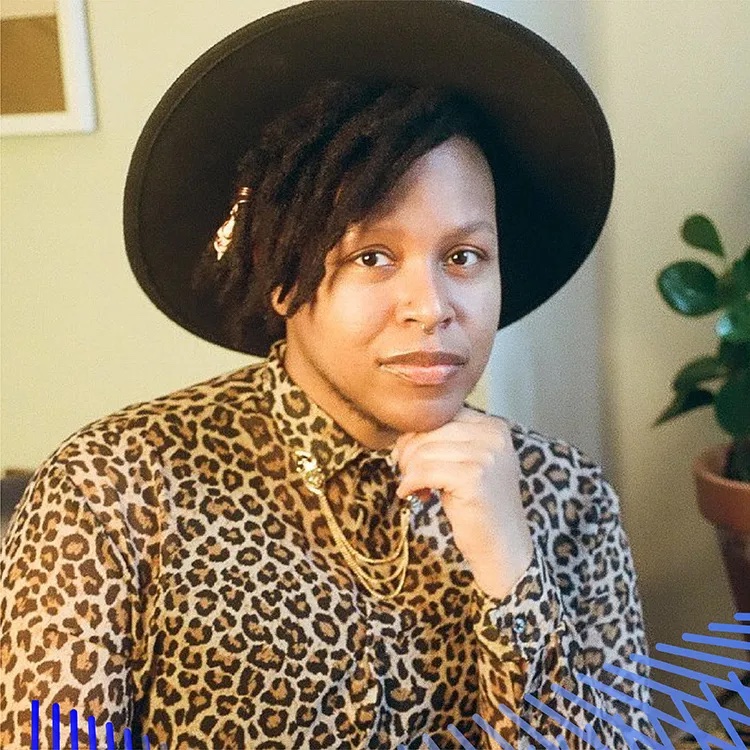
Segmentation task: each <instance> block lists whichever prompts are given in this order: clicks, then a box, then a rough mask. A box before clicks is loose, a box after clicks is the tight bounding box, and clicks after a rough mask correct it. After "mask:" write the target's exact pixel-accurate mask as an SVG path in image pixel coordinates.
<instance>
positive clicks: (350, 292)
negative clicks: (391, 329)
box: [328, 287, 392, 338]
mask: <svg viewBox="0 0 750 750" xmlns="http://www.w3.org/2000/svg"><path fill="white" fill-rule="evenodd" d="M389 300H390V296H389V294H388V293H387V291H385V290H383V289H373V288H365V287H348V288H346V289H341V290H338V291H337V292H336V293H335V294H333V295H332V296H331V297H330V299H329V301H330V306H329V310H328V315H330V316H331V318H330V319H331V320H332V322H333V325H334V326H335V327H336V328H337V329H338V330H339V331H340V332H341V334H342V335H343V337H346V338H357V337H360V338H361V337H366V336H367V335H368V333H371V332H372V333H374V332H377V331H379V330H380V329H381V328H382V327H383V325H384V324H386V323H387V322H388V320H389V316H390V315H391V311H392V306H391V303H390V301H389Z"/></svg>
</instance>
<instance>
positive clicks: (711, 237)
mask: <svg viewBox="0 0 750 750" xmlns="http://www.w3.org/2000/svg"><path fill="white" fill-rule="evenodd" d="M682 239H683V240H685V242H687V243H688V245H691V246H692V247H697V248H698V249H700V250H707V251H708V252H709V253H713V254H714V255H718V256H719V257H720V258H723V257H724V247H723V245H722V244H721V239H719V232H718V231H717V229H716V227H715V226H714V223H713V222H712V221H711V219H709V218H708V217H707V216H703V214H693V215H692V216H688V217H687V219H685V222H684V223H683V225H682Z"/></svg>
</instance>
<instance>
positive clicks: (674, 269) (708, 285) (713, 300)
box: [657, 260, 720, 315]
mask: <svg viewBox="0 0 750 750" xmlns="http://www.w3.org/2000/svg"><path fill="white" fill-rule="evenodd" d="M657 284H658V286H659V291H660V292H661V296H662V298H663V299H664V301H665V302H666V303H667V304H668V305H669V306H670V307H671V308H672V309H673V310H676V311H677V312H679V313H682V314H683V315H705V314H706V313H710V312H713V311H714V310H718V309H719V302H720V301H719V290H718V279H717V278H716V274H715V273H714V272H713V271H712V270H711V269H710V268H708V266H704V265H703V263H698V262H697V261H694V260H683V261H679V262H678V263H672V265H670V266H667V267H666V268H665V269H664V270H663V271H662V272H661V273H660V274H659V278H658V280H657Z"/></svg>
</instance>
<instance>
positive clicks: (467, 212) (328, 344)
mask: <svg viewBox="0 0 750 750" xmlns="http://www.w3.org/2000/svg"><path fill="white" fill-rule="evenodd" d="M498 263H499V260H498V243H497V226H496V219H495V191H494V183H493V179H492V174H491V172H490V168H489V166H488V164H487V162H486V160H485V158H484V156H483V154H482V153H481V151H480V150H479V149H478V148H477V147H476V146H475V145H474V144H473V143H472V142H470V141H469V140H467V139H464V138H459V137H455V138H451V139H450V140H448V141H446V142H445V143H443V144H441V145H440V146H438V147H436V148H434V149H433V150H432V151H429V152H428V153H426V154H425V155H424V156H422V157H421V158H420V159H418V160H417V161H415V162H414V164H413V165H412V166H411V168H410V169H409V171H408V172H407V173H406V174H405V175H404V176H403V177H402V178H401V180H400V181H399V182H398V183H397V184H396V185H395V187H394V189H393V190H392V191H391V193H390V194H389V195H388V197H387V198H386V200H385V201H383V203H382V205H381V206H379V208H378V210H377V211H376V212H374V213H373V215H371V216H369V217H367V219H366V220H364V221H362V222H360V223H357V224H353V225H351V226H350V227H349V228H348V230H347V232H346V233H345V235H344V236H343V237H342V239H341V240H340V241H339V243H338V244H337V245H336V246H335V247H334V248H333V249H332V250H331V251H330V252H329V253H328V256H327V258H326V272H325V277H324V278H323V281H322V282H321V284H320V286H319V287H318V290H317V292H316V295H315V297H314V298H313V300H312V301H311V302H310V303H307V304H305V305H303V306H302V307H301V308H300V309H299V310H298V311H297V312H296V313H295V314H294V315H293V316H291V317H290V318H287V321H286V336H287V353H286V361H285V366H286V369H287V371H288V373H289V375H290V377H291V378H292V380H294V381H295V382H296V383H297V385H299V386H300V387H301V388H302V389H303V390H304V391H305V392H306V393H307V395H308V396H309V397H310V398H311V399H312V400H313V401H315V402H316V403H317V404H318V405H319V406H321V407H322V408H323V409H324V410H325V411H326V412H327V413H328V414H329V415H330V416H331V417H333V419H335V420H336V422H338V424H339V425H341V427H343V428H344V429H345V430H346V431H347V432H348V433H349V434H350V435H352V436H353V437H355V438H356V439H357V440H359V441H360V442H361V443H363V444H364V445H366V446H368V447H370V448H385V447H388V446H389V445H391V444H392V443H393V442H394V441H395V440H396V438H397V437H398V436H399V435H400V434H402V433H404V432H429V431H431V430H434V429H437V428H438V427H441V426H442V425H444V424H446V423H447V422H449V421H450V420H451V419H452V418H453V417H454V416H455V415H456V414H457V412H458V411H459V409H460V408H461V406H462V405H463V402H464V400H465V398H466V396H467V395H468V393H469V392H470V391H471V389H472V388H473V387H474V386H475V385H476V383H477V381H478V380H479V378H480V376H481V374H482V372H483V370H484V368H485V365H486V364H487V360H488V359H489V356H490V352H491V349H492V344H493V342H494V337H495V332H496V330H497V324H498V320H499V317H500V274H499V267H498ZM274 307H275V309H276V311H277V312H278V313H280V314H282V315H283V314H284V313H285V312H286V307H287V305H286V300H285V303H284V304H278V302H276V303H275V304H274Z"/></svg>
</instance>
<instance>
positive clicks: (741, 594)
mask: <svg viewBox="0 0 750 750" xmlns="http://www.w3.org/2000/svg"><path fill="white" fill-rule="evenodd" d="M728 450H729V444H728V443H727V444H725V445H716V446H713V447H711V448H707V449H706V450H704V451H703V452H702V453H700V454H699V455H698V456H697V457H696V458H695V461H694V462H693V476H694V477H695V486H696V490H697V493H698V507H699V508H700V510H701V513H702V514H703V516H704V518H706V519H707V520H708V521H710V522H711V523H712V524H713V525H714V526H715V528H716V536H717V539H718V541H719V546H720V547H721V554H722V557H723V558H724V568H725V570H726V572H727V577H728V578H729V583H730V585H731V587H732V595H733V597H734V604H735V607H736V609H735V612H750V482H737V481H734V480H732V479H725V478H724V477H722V476H721V472H722V470H723V468H724V464H725V461H726V455H727V451H728ZM746 639H747V640H750V636H747V637H746Z"/></svg>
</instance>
